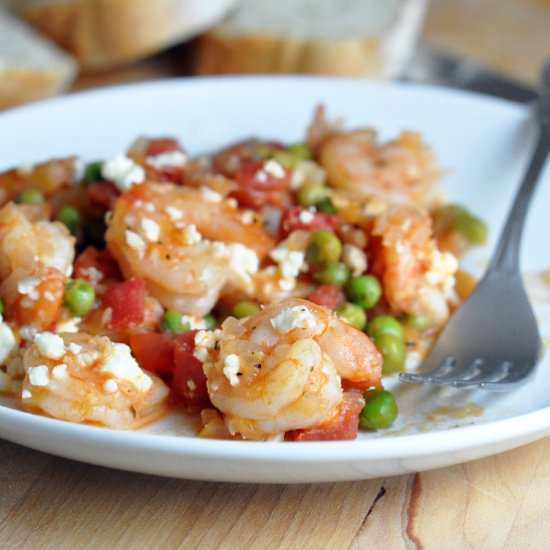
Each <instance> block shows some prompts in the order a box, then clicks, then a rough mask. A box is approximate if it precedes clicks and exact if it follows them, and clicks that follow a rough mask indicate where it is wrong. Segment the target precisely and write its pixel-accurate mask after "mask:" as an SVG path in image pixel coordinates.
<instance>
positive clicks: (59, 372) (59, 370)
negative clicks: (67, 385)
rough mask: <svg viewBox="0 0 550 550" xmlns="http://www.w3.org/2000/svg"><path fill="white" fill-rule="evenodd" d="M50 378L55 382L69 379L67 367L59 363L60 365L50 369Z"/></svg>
mask: <svg viewBox="0 0 550 550" xmlns="http://www.w3.org/2000/svg"><path fill="white" fill-rule="evenodd" d="M52 376H53V377H54V378H55V379H56V380H65V379H66V378H68V377H69V374H68V373H67V365H65V363H61V364H60V365H56V366H55V367H54V368H53V369H52Z"/></svg>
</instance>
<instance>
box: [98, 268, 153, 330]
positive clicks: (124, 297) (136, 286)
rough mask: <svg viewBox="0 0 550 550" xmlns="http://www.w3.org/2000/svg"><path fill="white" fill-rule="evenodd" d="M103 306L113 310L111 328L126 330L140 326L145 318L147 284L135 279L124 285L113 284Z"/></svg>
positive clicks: (106, 294) (108, 290) (106, 293)
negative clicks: (130, 326)
mask: <svg viewBox="0 0 550 550" xmlns="http://www.w3.org/2000/svg"><path fill="white" fill-rule="evenodd" d="M103 305H104V306H105V307H106V308H107V307H110V308H111V311H112V312H111V317H110V321H109V327H110V328H112V329H114V330H124V329H126V328H128V327H129V325H134V326H138V325H140V324H141V323H143V320H144V317H145V282H144V281H143V279H138V278H137V277H133V278H131V279H128V280H127V281H124V282H122V283H115V284H112V285H111V286H110V287H109V288H108V289H107V292H105V296H104V298H103Z"/></svg>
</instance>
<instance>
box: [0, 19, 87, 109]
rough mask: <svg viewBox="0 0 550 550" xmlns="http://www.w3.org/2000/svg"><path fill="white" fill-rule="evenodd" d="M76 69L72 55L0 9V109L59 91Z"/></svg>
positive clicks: (69, 81) (71, 79)
mask: <svg viewBox="0 0 550 550" xmlns="http://www.w3.org/2000/svg"><path fill="white" fill-rule="evenodd" d="M76 73H77V64H76V62H75V60H74V59H72V58H71V57H70V56H69V55H67V54H66V53H65V52H63V51H61V50H60V49H59V48H57V47H56V46H54V45H53V44H51V43H50V42H49V41H48V40H45V39H44V38H42V37H41V36H39V35H38V34H37V33H36V32H35V31H34V30H33V29H31V28H30V27H28V26H27V25H25V24H24V23H23V22H22V21H19V20H18V19H17V18H15V17H13V16H11V15H10V14H8V13H7V12H6V11H4V10H0V109H4V108H6V107H12V106H14V105H18V104H21V103H26V102H28V101H34V100H37V99H41V98H44V97H47V96H51V95H54V94H57V93H60V92H63V91H65V90H66V89H67V88H68V87H69V86H70V84H71V83H72V81H73V80H74V78H75V76H76Z"/></svg>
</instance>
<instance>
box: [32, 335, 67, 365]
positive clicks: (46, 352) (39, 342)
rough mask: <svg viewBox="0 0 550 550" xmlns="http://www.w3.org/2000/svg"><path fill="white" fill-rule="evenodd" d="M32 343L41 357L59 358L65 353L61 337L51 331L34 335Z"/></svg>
mask: <svg viewBox="0 0 550 550" xmlns="http://www.w3.org/2000/svg"><path fill="white" fill-rule="evenodd" d="M34 343H35V345H36V347H37V348H38V351H39V352H40V354H41V355H42V356H43V357H47V358H48V359H61V357H63V356H64V355H65V353H66V350H65V344H64V343H63V338H61V336H58V335H57V334H54V333H53V332H41V333H39V334H37V335H36V336H35V337H34Z"/></svg>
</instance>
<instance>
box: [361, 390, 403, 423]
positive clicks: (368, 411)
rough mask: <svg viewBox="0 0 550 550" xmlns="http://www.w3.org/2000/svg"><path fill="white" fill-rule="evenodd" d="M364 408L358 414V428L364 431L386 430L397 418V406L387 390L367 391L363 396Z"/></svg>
mask: <svg viewBox="0 0 550 550" xmlns="http://www.w3.org/2000/svg"><path fill="white" fill-rule="evenodd" d="M363 397H364V398H365V406H364V407H363V409H362V410H361V412H360V414H359V426H360V427H361V428H363V429H364V430H380V429H383V428H388V427H389V426H391V425H392V424H393V421H394V420H395V419H396V418H397V412H398V411H397V404H396V402H395V397H394V396H393V394H392V393H391V392H389V391H387V390H369V391H367V392H365V393H364V394H363Z"/></svg>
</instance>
